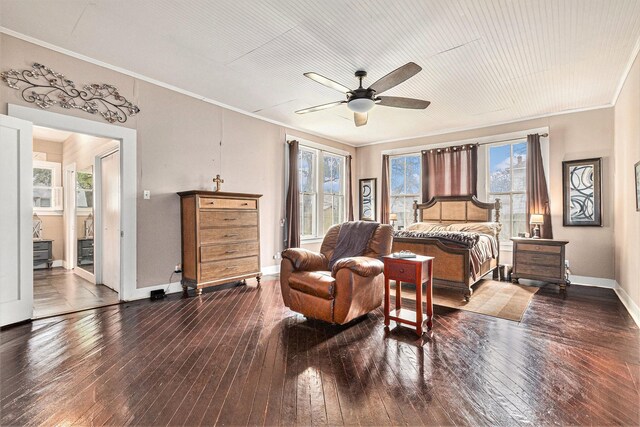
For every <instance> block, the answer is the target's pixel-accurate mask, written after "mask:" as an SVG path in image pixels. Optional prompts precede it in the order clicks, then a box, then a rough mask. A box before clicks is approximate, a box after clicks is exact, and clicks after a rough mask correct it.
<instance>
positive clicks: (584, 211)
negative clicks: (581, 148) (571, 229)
mask: <svg viewBox="0 0 640 427" xmlns="http://www.w3.org/2000/svg"><path fill="white" fill-rule="evenodd" d="M601 169H602V158H597V159H584V160H571V161H566V162H562V190H563V191H562V192H563V198H564V203H563V217H564V221H563V223H564V225H565V226H601V225H602V208H601V199H602V195H601V188H602V186H601Z"/></svg>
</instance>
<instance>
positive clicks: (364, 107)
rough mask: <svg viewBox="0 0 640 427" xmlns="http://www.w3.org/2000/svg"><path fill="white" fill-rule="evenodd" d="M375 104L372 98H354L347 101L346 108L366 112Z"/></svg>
mask: <svg viewBox="0 0 640 427" xmlns="http://www.w3.org/2000/svg"><path fill="white" fill-rule="evenodd" d="M375 105H376V103H375V101H374V100H373V99H369V98H356V99H352V100H351V101H349V103H348V104H347V108H349V109H350V110H351V111H353V112H356V113H366V112H367V111H369V110H371V109H372V108H373V107H374V106H375Z"/></svg>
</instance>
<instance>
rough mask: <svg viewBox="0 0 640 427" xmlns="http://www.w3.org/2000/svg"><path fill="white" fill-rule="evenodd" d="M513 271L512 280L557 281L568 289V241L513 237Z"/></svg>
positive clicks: (516, 281) (561, 287) (561, 286)
mask: <svg viewBox="0 0 640 427" xmlns="http://www.w3.org/2000/svg"><path fill="white" fill-rule="evenodd" d="M511 240H512V241H513V271H512V272H511V280H512V281H513V283H518V279H532V280H540V281H543V282H551V283H557V284H559V285H560V289H561V290H564V289H566V286H567V284H569V280H568V278H567V269H566V267H565V255H564V252H565V246H566V245H567V243H569V242H566V241H562V240H551V239H524V238H513V239H511Z"/></svg>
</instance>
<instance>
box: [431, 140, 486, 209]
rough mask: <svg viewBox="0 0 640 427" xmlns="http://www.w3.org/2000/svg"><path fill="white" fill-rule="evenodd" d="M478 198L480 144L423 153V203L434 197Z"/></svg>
mask: <svg viewBox="0 0 640 427" xmlns="http://www.w3.org/2000/svg"><path fill="white" fill-rule="evenodd" d="M468 195H474V196H477V195H478V145H477V144H473V145H461V146H458V147H447V148H436V149H433V150H425V151H423V152H422V202H423V203H424V202H427V201H429V200H430V199H431V198H432V197H434V196H468Z"/></svg>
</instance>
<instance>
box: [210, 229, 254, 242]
mask: <svg viewBox="0 0 640 427" xmlns="http://www.w3.org/2000/svg"><path fill="white" fill-rule="evenodd" d="M247 240H250V241H255V242H257V241H258V227H229V228H205V229H203V230H201V231H200V244H201V245H206V244H209V243H219V244H225V243H233V242H242V241H247Z"/></svg>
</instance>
